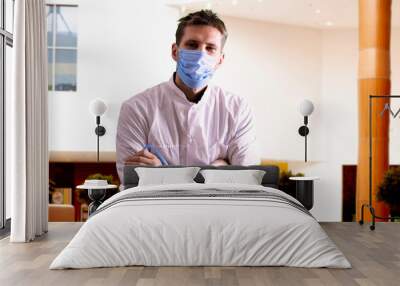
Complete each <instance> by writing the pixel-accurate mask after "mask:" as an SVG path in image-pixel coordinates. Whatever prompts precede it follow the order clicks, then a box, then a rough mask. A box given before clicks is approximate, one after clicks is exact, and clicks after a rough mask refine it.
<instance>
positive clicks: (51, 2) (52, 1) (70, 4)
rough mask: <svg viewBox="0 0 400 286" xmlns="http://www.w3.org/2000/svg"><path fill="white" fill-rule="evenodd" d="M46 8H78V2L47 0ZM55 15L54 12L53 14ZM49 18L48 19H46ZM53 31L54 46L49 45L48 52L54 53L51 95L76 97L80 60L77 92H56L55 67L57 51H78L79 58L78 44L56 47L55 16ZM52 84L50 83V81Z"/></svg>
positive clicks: (71, 0)
mask: <svg viewBox="0 0 400 286" xmlns="http://www.w3.org/2000/svg"><path fill="white" fill-rule="evenodd" d="M46 6H48V7H50V6H52V7H54V9H56V8H57V6H58V7H75V8H78V3H77V1H76V0H69V1H68V0H47V1H46ZM53 13H54V12H53ZM46 18H47V17H46ZM52 29H53V41H52V46H49V45H48V44H47V51H48V52H49V51H51V53H52V68H51V69H52V78H51V83H52V89H51V90H50V89H48V90H47V91H48V93H49V94H57V95H74V94H76V93H77V92H78V59H77V60H76V90H55V75H56V71H55V65H56V50H57V49H58V50H73V51H76V55H77V57H78V44H77V45H76V47H63V46H57V45H56V34H57V30H56V29H57V21H56V18H55V16H54V14H53V21H52ZM49 82H50V81H49Z"/></svg>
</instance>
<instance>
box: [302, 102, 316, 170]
mask: <svg viewBox="0 0 400 286" xmlns="http://www.w3.org/2000/svg"><path fill="white" fill-rule="evenodd" d="M299 111H300V113H301V114H302V115H303V116H304V125H303V126H301V127H300V128H299V134H300V135H301V136H303V137H304V140H305V141H304V142H305V146H304V162H307V135H308V134H309V133H310V130H309V129H308V127H307V125H308V116H309V115H311V113H313V111H314V104H313V103H312V102H311V101H310V100H307V99H305V100H303V101H302V102H301V103H300V107H299Z"/></svg>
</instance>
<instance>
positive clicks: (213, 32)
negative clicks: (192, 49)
mask: <svg viewBox="0 0 400 286" xmlns="http://www.w3.org/2000/svg"><path fill="white" fill-rule="evenodd" d="M221 39H222V34H221V32H220V31H219V30H218V29H217V28H214V27H211V26H187V27H185V30H184V33H183V37H182V40H183V41H190V40H192V41H196V42H207V43H213V44H219V43H221Z"/></svg>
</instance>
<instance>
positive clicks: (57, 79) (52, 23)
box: [47, 4, 78, 91]
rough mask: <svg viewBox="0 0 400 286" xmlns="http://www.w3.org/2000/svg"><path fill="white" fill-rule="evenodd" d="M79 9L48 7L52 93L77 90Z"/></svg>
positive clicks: (62, 6) (50, 89) (64, 6)
mask: <svg viewBox="0 0 400 286" xmlns="http://www.w3.org/2000/svg"><path fill="white" fill-rule="evenodd" d="M77 16H78V15H77V6H75V5H58V4H49V5H47V46H48V63H49V67H48V71H49V74H48V77H49V91H76V89H77V83H76V74H77V69H76V64H77Z"/></svg>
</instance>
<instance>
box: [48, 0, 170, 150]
mask: <svg viewBox="0 0 400 286" xmlns="http://www.w3.org/2000/svg"><path fill="white" fill-rule="evenodd" d="M59 2H60V1H59ZM76 2H78V3H79V8H78V9H79V21H78V78H77V84H78V87H77V89H78V91H77V92H76V93H74V94H71V93H68V92H64V93H54V94H49V117H50V125H49V130H50V138H49V148H50V150H62V151H66V150H70V151H78V150H79V151H86V150H88V151H89V150H90V151H95V150H96V147H97V145H96V144H97V141H96V137H95V134H94V128H95V118H94V117H93V116H92V115H91V114H90V113H89V109H88V106H89V102H90V101H91V100H92V99H94V98H96V97H100V98H102V99H104V101H105V102H106V103H107V104H108V111H107V112H106V114H105V115H104V117H102V125H103V126H104V127H105V128H106V130H107V131H106V135H105V136H103V137H102V138H101V140H100V146H101V150H102V151H115V136H116V127H117V119H118V114H119V109H120V105H121V103H122V101H123V100H125V99H127V98H129V97H130V96H133V95H134V94H136V93H138V92H140V91H142V90H144V89H146V88H148V87H150V86H152V85H155V84H157V83H159V82H161V81H164V80H168V78H169V76H170V74H171V71H172V70H173V68H174V64H173V62H172V60H171V57H170V50H171V43H172V42H173V40H174V32H175V29H176V20H177V18H178V12H177V11H176V10H175V9H173V8H168V7H166V6H164V5H161V4H160V3H161V2H163V1H161V0H157V1H127V0H125V1H123V0H113V1H107V0H102V1H98V0H84V1H76ZM157 3H158V4H157ZM160 23H162V24H160Z"/></svg>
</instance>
